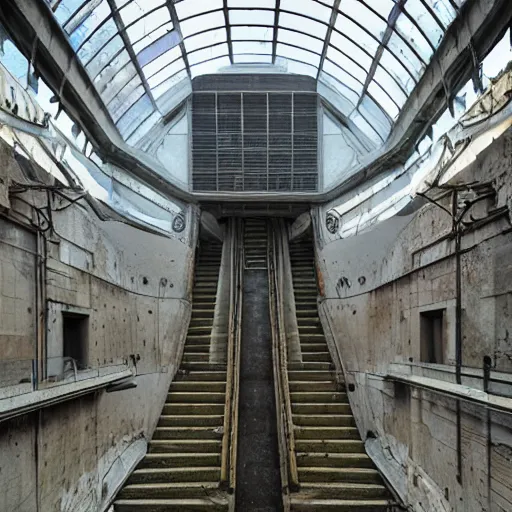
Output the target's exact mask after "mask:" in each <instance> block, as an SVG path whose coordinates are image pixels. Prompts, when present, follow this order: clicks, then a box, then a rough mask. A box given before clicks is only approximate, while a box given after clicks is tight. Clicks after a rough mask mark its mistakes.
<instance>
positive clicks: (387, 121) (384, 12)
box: [46, 0, 465, 145]
mask: <svg viewBox="0 0 512 512" xmlns="http://www.w3.org/2000/svg"><path fill="white" fill-rule="evenodd" d="M46 1H47V3H48V4H49V5H50V7H51V9H52V11H53V12H54V15H55V17H56V19H57V20H58V21H59V23H60V24H61V26H62V28H63V29H64V31H65V32H66V33H67V35H68V37H69V40H70V43H71V45H72V46H73V48H74V50H75V52H76V54H77V56H78V58H79V59H80V61H81V63H82V64H83V66H84V67H85V69H86V70H87V72H88V74H89V76H90V78H91V80H92V81H93V82H94V84H95V86H96V89H97V91H98V93H99V94H100V96H101V98H102V99H103V102H104V103H105V105H106V107H107V109H108V111H109V113H110V115H111V117H112V119H113V121H114V122H115V124H116V126H117V128H118V130H119V132H120V134H121V136H122V137H123V138H124V140H126V141H127V142H128V143H131V144H135V143H136V142H137V141H138V140H139V139H140V138H141V137H142V136H143V135H144V134H145V133H147V131H148V130H149V129H150V128H151V127H152V126H154V125H155V124H156V123H157V122H158V121H159V120H160V119H161V117H162V116H163V115H165V114H166V113H168V111H169V109H170V105H173V102H172V101H170V98H171V97H180V98H181V99H184V96H183V95H182V96H180V95H179V93H178V92H177V91H187V93H188V92H190V83H191V79H193V78H194V77H196V76H198V75H204V74H209V73H216V72H218V71H219V70H220V69H221V68H225V67H229V66H231V65H234V64H251V65H252V66H255V65H258V64H259V65H266V66H268V68H270V67H271V66H272V65H274V66H276V67H277V69H278V70H284V71H286V72H289V73H295V74H302V75H309V76H312V77H314V78H315V79H316V80H317V81H318V84H319V91H320V92H322V91H324V90H326V91H329V92H330V94H331V95H330V96H329V98H331V96H332V95H333V94H334V96H332V97H337V98H339V99H340V101H338V102H336V103H335V105H336V106H337V107H338V108H339V110H340V111H341V112H342V113H343V114H344V115H345V116H346V117H347V118H349V119H350V120H351V121H352V122H353V123H354V124H355V125H356V126H357V127H358V128H359V129H360V130H361V131H362V132H363V133H365V134H366V135H367V136H368V137H369V138H370V139H371V140H373V141H374V143H375V144H376V145H380V144H382V143H383V142H385V140H386V139H387V137H388V135H389V133H390V131H391V128H392V126H393V123H394V121H395V120H396V118H397V117H398V115H399V113H400V110H401V109H402V107H403V105H404V104H405V102H406V100H407V98H408V97H409V95H410V94H411V92H412V91H413V90H414V87H415V86H416V84H417V83H418V81H419V79H420V78H421V76H422V75H423V73H424V71H425V68H426V66H427V65H428V63H429V62H430V60H431V58H432V56H433V54H434V52H435V51H436V49H437V48H438V47H439V44H440V43H441V41H442V39H443V37H444V34H445V32H446V30H447V28H448V26H449V25H450V24H451V23H452V22H453V21H454V19H455V18H456V16H457V12H458V10H459V8H460V6H461V5H462V4H463V3H464V1H465V0H322V1H319V0H85V1H84V0H46ZM256 69H257V70H259V71H260V72H261V70H262V68H261V66H259V67H255V70H256ZM181 99H180V100H179V101H181ZM179 101H177V102H174V105H175V104H176V103H178V102H179Z"/></svg>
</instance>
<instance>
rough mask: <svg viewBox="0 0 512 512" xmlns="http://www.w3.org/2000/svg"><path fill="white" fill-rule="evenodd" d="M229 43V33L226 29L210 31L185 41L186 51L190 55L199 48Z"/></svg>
mask: <svg viewBox="0 0 512 512" xmlns="http://www.w3.org/2000/svg"><path fill="white" fill-rule="evenodd" d="M224 41H227V33H226V29H225V28H218V29H215V30H209V31H208V32H203V33H202V34H198V35H196V36H193V37H189V38H187V39H185V41H184V42H185V49H186V50H187V53H190V52H192V51H194V50H197V49H199V48H204V47H206V46H211V45H212V44H217V43H223V42H224Z"/></svg>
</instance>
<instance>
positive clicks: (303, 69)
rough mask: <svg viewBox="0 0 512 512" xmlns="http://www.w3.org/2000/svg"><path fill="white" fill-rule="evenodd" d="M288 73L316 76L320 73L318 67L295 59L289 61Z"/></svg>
mask: <svg viewBox="0 0 512 512" xmlns="http://www.w3.org/2000/svg"><path fill="white" fill-rule="evenodd" d="M287 68H288V73H293V74H295V75H307V76H311V77H313V78H316V75H317V74H318V68H317V67H314V66H310V65H309V64H305V63H304V62H295V61H293V60H288V61H287Z"/></svg>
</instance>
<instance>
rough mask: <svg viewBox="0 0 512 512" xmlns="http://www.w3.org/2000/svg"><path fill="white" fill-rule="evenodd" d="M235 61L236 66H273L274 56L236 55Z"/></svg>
mask: <svg viewBox="0 0 512 512" xmlns="http://www.w3.org/2000/svg"><path fill="white" fill-rule="evenodd" d="M233 60H234V62H235V63H236V64H272V55H271V54H268V55H248V54H235V55H234V56H233Z"/></svg>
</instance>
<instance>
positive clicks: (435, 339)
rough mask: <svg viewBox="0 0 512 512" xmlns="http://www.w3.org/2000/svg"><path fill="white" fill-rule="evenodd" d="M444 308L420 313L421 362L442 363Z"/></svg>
mask: <svg viewBox="0 0 512 512" xmlns="http://www.w3.org/2000/svg"><path fill="white" fill-rule="evenodd" d="M445 313H446V310H445V309H436V310H433V311H423V312H421V313H420V344H421V347H420V351H421V354H420V355H421V362H423V363H433V364H444V362H445V361H444V343H445V340H444V337H445V336H444V331H445V329H444V326H445Z"/></svg>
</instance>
